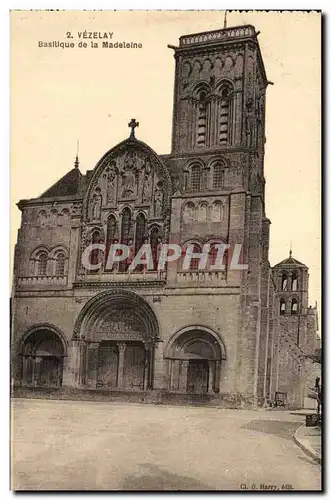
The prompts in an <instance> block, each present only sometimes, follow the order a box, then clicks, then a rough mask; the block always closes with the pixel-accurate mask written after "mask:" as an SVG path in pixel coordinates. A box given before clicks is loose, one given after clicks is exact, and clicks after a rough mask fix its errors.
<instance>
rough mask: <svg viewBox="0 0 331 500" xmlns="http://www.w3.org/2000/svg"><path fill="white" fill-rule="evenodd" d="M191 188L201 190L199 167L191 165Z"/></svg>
mask: <svg viewBox="0 0 331 500" xmlns="http://www.w3.org/2000/svg"><path fill="white" fill-rule="evenodd" d="M191 190H192V191H201V167H200V165H193V166H192V167H191Z"/></svg>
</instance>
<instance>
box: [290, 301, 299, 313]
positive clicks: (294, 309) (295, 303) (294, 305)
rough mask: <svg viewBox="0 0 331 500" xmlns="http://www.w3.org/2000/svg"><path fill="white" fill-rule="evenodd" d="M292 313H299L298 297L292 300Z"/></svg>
mask: <svg viewBox="0 0 331 500" xmlns="http://www.w3.org/2000/svg"><path fill="white" fill-rule="evenodd" d="M291 314H298V301H297V299H292V300H291Z"/></svg>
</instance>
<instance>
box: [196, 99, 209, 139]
mask: <svg viewBox="0 0 331 500" xmlns="http://www.w3.org/2000/svg"><path fill="white" fill-rule="evenodd" d="M206 99H207V93H206V91H205V90H202V91H201V92H200V94H199V103H198V117H197V118H198V120H197V145H198V146H205V145H206V136H207V101H206Z"/></svg>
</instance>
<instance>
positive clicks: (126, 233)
mask: <svg viewBox="0 0 331 500" xmlns="http://www.w3.org/2000/svg"><path fill="white" fill-rule="evenodd" d="M130 229H131V212H130V209H129V208H124V210H123V212H122V226H121V243H122V244H123V245H127V244H128V241H129V237H130Z"/></svg>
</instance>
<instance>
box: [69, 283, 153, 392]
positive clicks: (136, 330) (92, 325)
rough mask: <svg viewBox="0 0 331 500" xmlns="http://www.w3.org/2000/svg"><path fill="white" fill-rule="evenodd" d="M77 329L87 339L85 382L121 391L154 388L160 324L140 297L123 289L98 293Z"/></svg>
mask: <svg viewBox="0 0 331 500" xmlns="http://www.w3.org/2000/svg"><path fill="white" fill-rule="evenodd" d="M76 331H77V333H78V332H79V335H80V336H81V338H82V337H83V338H85V342H84V345H83V347H82V358H81V366H82V370H81V372H82V378H81V383H82V384H83V385H86V386H88V387H91V388H92V387H97V388H100V389H101V388H102V389H109V390H120V391H143V390H147V389H152V388H153V375H154V356H155V342H156V341H157V339H158V325H157V322H156V318H155V316H154V313H153V311H152V310H151V308H150V306H149V305H148V304H147V303H146V302H145V301H144V300H143V299H142V298H141V297H139V296H136V295H135V294H133V293H132V292H129V291H122V290H116V291H115V290H112V291H110V292H106V293H101V294H99V295H97V296H96V297H95V298H94V299H92V300H91V301H90V302H88V303H87V304H86V306H84V308H83V310H82V312H81V315H80V318H78V321H77V324H76Z"/></svg>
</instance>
